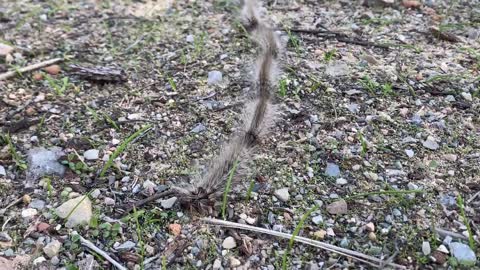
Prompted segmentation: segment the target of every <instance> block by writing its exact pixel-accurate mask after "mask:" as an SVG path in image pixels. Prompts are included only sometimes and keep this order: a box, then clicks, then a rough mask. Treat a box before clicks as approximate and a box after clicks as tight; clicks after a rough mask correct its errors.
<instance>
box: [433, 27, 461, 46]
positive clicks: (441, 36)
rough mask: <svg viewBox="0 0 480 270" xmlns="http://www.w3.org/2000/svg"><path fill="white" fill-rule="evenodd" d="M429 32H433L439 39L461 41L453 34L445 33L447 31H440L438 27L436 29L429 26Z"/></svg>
mask: <svg viewBox="0 0 480 270" xmlns="http://www.w3.org/2000/svg"><path fill="white" fill-rule="evenodd" d="M430 32H431V33H432V34H433V36H434V37H436V38H438V39H441V40H445V41H449V42H460V41H461V40H460V39H459V38H458V37H457V36H455V35H454V34H452V33H447V32H444V31H440V29H438V28H437V27H431V28H430Z"/></svg>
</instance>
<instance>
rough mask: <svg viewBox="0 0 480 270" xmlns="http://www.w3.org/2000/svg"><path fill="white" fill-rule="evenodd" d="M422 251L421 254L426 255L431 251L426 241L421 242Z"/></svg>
mask: <svg viewBox="0 0 480 270" xmlns="http://www.w3.org/2000/svg"><path fill="white" fill-rule="evenodd" d="M422 252H423V255H425V256H428V255H430V253H431V252H432V249H431V248H430V243H429V242H428V241H423V243H422Z"/></svg>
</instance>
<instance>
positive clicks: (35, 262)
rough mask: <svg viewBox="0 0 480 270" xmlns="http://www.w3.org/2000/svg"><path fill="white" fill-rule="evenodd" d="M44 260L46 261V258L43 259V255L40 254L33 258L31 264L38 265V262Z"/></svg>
mask: <svg viewBox="0 0 480 270" xmlns="http://www.w3.org/2000/svg"><path fill="white" fill-rule="evenodd" d="M45 261H47V259H45V257H43V256H40V257H38V258H36V259H35V260H33V262H32V263H33V265H39V264H41V263H43V262H45Z"/></svg>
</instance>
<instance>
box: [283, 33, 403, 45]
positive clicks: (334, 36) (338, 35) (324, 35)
mask: <svg viewBox="0 0 480 270" xmlns="http://www.w3.org/2000/svg"><path fill="white" fill-rule="evenodd" d="M287 31H290V32H293V33H300V34H312V35H316V36H319V37H322V38H325V39H336V40H337V41H340V42H345V43H350V44H355V45H361V46H367V47H377V48H382V49H390V48H391V47H395V46H397V45H396V44H387V43H375V42H371V41H367V40H361V39H356V38H352V37H349V36H347V35H346V34H343V33H339V32H333V31H329V30H324V29H302V28H290V29H287Z"/></svg>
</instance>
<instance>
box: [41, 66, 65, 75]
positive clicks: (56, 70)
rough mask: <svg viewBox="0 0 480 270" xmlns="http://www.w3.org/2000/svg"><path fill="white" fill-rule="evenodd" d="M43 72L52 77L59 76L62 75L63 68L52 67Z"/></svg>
mask: <svg viewBox="0 0 480 270" xmlns="http://www.w3.org/2000/svg"><path fill="white" fill-rule="evenodd" d="M43 70H45V71H46V72H47V73H48V74H50V75H57V74H58V73H60V71H61V68H60V66H59V65H51V66H48V67H46V68H44V69H43Z"/></svg>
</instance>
